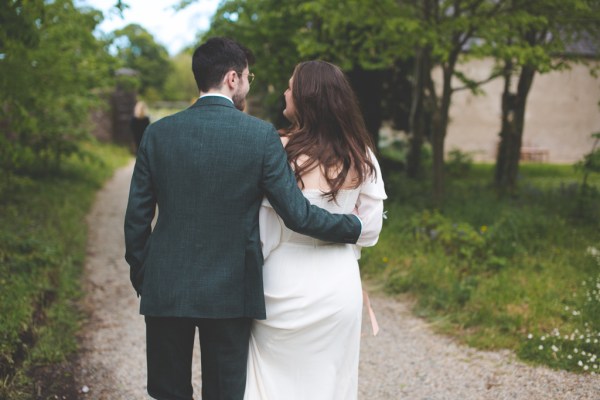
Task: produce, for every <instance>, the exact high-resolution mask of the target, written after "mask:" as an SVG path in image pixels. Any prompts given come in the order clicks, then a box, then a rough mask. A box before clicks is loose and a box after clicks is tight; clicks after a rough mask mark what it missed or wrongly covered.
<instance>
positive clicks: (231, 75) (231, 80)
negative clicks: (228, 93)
mask: <svg viewBox="0 0 600 400" xmlns="http://www.w3.org/2000/svg"><path fill="white" fill-rule="evenodd" d="M237 79H238V76H237V73H236V72H235V71H233V70H232V71H229V72H228V73H226V74H225V78H224V79H223V83H225V85H227V87H228V88H229V89H234V88H235V85H236V81H237Z"/></svg>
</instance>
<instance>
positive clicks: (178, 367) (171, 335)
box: [146, 316, 252, 400]
mask: <svg viewBox="0 0 600 400" xmlns="http://www.w3.org/2000/svg"><path fill="white" fill-rule="evenodd" d="M251 322H252V320H251V319H250V318H232V319H204V318H177V317H149V316H146V356H147V362H148V394H149V395H150V396H152V397H154V398H156V399H159V400H191V399H192V394H193V389H192V353H193V349H194V336H195V334H196V328H198V331H199V333H200V354H201V363H202V400H242V399H243V397H244V390H245V387H246V364H247V361H248V345H249V340H250V326H251Z"/></svg>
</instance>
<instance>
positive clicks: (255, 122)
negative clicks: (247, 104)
mask: <svg viewBox="0 0 600 400" xmlns="http://www.w3.org/2000/svg"><path fill="white" fill-rule="evenodd" d="M241 114H242V115H243V116H242V119H243V123H244V124H245V125H246V126H249V127H252V128H255V129H257V130H260V131H263V132H265V133H272V132H276V131H275V127H274V126H273V124H271V123H270V122H267V121H264V120H262V119H260V118H256V117H254V116H252V115H248V114H246V113H241Z"/></svg>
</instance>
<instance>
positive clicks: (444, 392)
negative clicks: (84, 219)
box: [77, 165, 600, 400]
mask: <svg viewBox="0 0 600 400" xmlns="http://www.w3.org/2000/svg"><path fill="white" fill-rule="evenodd" d="M132 168H133V165H129V166H128V167H126V168H123V169H120V170H119V171H117V173H116V174H115V176H114V177H113V179H112V180H111V181H110V182H108V183H107V185H106V186H105V187H104V189H102V190H101V191H100V192H99V193H98V197H97V199H96V203H95V205H94V207H93V209H92V211H91V213H90V215H89V217H88V218H89V220H88V222H89V226H90V228H89V243H88V257H87V262H86V274H85V280H86V284H85V290H86V293H87V295H86V297H85V300H84V304H83V307H84V309H85V310H86V312H87V314H88V316H89V318H88V321H87V323H86V324H85V326H84V329H83V330H82V331H83V333H82V338H81V343H82V353H81V357H80V361H79V362H80V368H79V376H78V377H77V380H78V384H79V387H80V392H81V396H80V398H81V399H94V400H104V399H107V400H108V399H110V400H120V399H127V400H129V399H144V398H147V397H146V369H145V367H146V357H145V330H144V321H143V317H142V316H140V315H139V313H138V305H139V302H138V299H137V298H136V296H135V293H134V291H133V289H132V288H131V286H130V284H129V272H128V271H129V269H128V266H127V264H126V263H125V261H124V259H123V255H124V254H125V249H124V245H123V216H124V213H125V206H126V202H127V193H128V190H129V180H130V177H131V172H132ZM371 302H372V305H373V308H374V310H375V312H376V314H377V319H378V321H379V325H380V327H381V331H380V333H379V335H378V336H377V337H373V336H371V335H370V326H369V325H368V321H367V320H366V318H365V321H364V324H363V332H364V333H363V339H362V344H361V362H360V380H359V382H360V383H359V399H365V400H366V399H369V400H388V399H390V400H396V399H411V400H413V399H415V400H417V399H418V400H444V399H448V400H468V399H474V400H484V399H490V400H492V399H494V400H499V399H522V400H537V399H540V400H541V399H543V400H549V399H553V400H584V399H585V400H588V399H589V400H600V378H599V377H597V376H595V377H594V376H590V375H587V376H583V375H576V374H571V373H567V372H561V371H553V370H550V369H547V368H540V367H536V368H534V367H531V366H527V365H525V364H523V363H521V362H520V361H518V360H516V359H515V357H514V356H513V355H512V354H511V353H510V352H508V351H500V352H482V351H477V350H473V349H470V348H468V347H465V346H462V345H459V344H456V343H455V342H454V341H452V340H451V339H449V338H446V337H443V336H439V335H436V334H433V333H432V331H431V329H430V328H429V327H428V324H427V323H426V322H424V321H423V320H421V319H419V318H416V317H414V316H413V315H412V314H411V313H410V306H409V305H407V304H405V303H403V302H399V301H396V300H394V299H391V298H388V297H384V296H381V295H373V294H372V295H371ZM365 314H366V313H365ZM196 348H198V346H196ZM194 357H195V358H194V365H195V367H196V368H195V370H194V381H195V385H194V391H195V392H196V393H200V372H199V368H198V366H199V361H200V360H199V354H196V355H195V356H194ZM274 400H285V399H274ZM307 400H310V399H307Z"/></svg>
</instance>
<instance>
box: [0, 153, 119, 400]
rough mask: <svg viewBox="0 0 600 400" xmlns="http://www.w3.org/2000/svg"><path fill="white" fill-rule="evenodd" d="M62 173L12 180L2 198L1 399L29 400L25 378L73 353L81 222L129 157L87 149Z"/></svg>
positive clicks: (81, 251)
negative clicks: (100, 190)
mask: <svg viewBox="0 0 600 400" xmlns="http://www.w3.org/2000/svg"><path fill="white" fill-rule="evenodd" d="M86 151H87V158H86V159H80V158H77V157H72V158H69V159H68V160H66V162H65V164H64V165H63V167H62V168H61V170H60V171H58V172H55V173H52V174H44V176H38V177H27V176H17V177H13V179H12V183H11V188H10V190H6V188H3V189H4V190H3V191H2V192H0V195H1V197H0V202H1V203H0V204H1V208H0V339H1V341H0V398H7V399H25V398H33V395H32V391H33V390H34V382H32V379H31V377H30V372H31V371H32V370H35V369H36V368H38V367H40V366H44V365H51V364H54V363H60V362H62V361H64V360H65V359H66V357H68V356H69V355H70V354H71V353H73V352H74V350H75V349H76V339H75V333H76V331H77V328H78V323H79V321H80V315H79V313H78V310H77V300H78V298H79V297H80V295H81V292H80V284H79V279H80V274H81V272H82V267H83V262H84V258H85V245H86V236H87V226H86V222H85V216H86V214H87V212H88V211H89V208H90V206H91V203H92V201H93V199H94V195H95V193H96V191H97V190H98V189H99V188H100V187H101V186H102V184H103V182H104V181H105V180H106V179H107V178H109V177H110V176H111V175H112V173H113V171H114V169H115V168H116V167H118V166H121V165H124V163H125V162H126V161H127V160H128V159H129V157H130V155H129V154H128V153H127V151H126V150H125V149H122V148H117V147H115V146H111V145H105V144H99V143H89V144H87V145H86Z"/></svg>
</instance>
